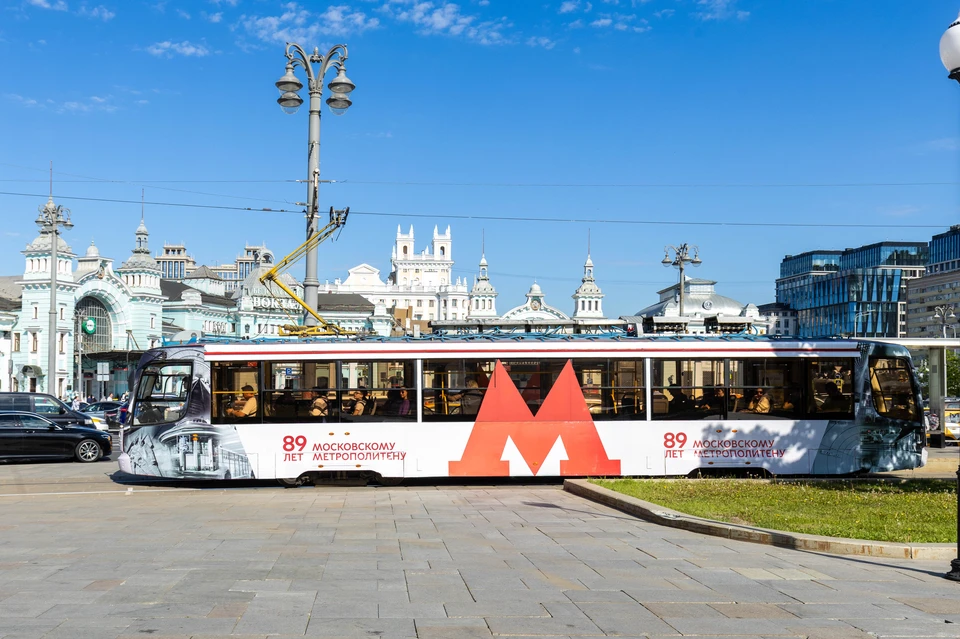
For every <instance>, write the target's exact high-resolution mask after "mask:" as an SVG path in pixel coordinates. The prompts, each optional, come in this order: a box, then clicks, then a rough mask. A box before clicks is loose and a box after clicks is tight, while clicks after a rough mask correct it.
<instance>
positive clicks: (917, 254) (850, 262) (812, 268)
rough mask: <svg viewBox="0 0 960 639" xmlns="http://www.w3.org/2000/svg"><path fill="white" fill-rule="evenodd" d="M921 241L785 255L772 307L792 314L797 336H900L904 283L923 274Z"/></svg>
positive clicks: (903, 323)
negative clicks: (781, 307)
mask: <svg viewBox="0 0 960 639" xmlns="http://www.w3.org/2000/svg"><path fill="white" fill-rule="evenodd" d="M927 258H928V247H927V243H926V242H877V243H876V244H868V245H866V246H861V247H859V248H849V249H845V250H843V251H835V250H834V251H809V252H807V253H802V254H800V255H788V256H786V257H785V258H784V259H783V261H782V262H781V263H780V277H779V278H778V279H777V302H779V303H781V304H787V305H789V306H790V307H791V308H793V309H794V310H795V311H796V312H797V334H798V335H799V336H800V337H828V336H832V335H850V336H854V337H857V336H859V337H902V336H904V335H905V334H906V297H907V281H908V280H910V279H912V278H917V277H920V276H921V275H923V273H924V270H925V266H926V264H927Z"/></svg>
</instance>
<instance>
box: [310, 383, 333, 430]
mask: <svg viewBox="0 0 960 639" xmlns="http://www.w3.org/2000/svg"><path fill="white" fill-rule="evenodd" d="M313 392H314V396H313V402H311V404H310V417H316V418H318V419H319V420H320V421H321V422H325V421H327V415H329V414H330V405H329V403H328V402H327V391H326V390H324V389H322V388H320V387H319V386H314V387H313Z"/></svg>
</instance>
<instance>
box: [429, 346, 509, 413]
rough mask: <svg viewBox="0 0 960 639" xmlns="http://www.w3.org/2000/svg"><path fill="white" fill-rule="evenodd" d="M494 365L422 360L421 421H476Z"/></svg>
mask: <svg viewBox="0 0 960 639" xmlns="http://www.w3.org/2000/svg"><path fill="white" fill-rule="evenodd" d="M495 364H496V363H495V362H493V361H489V360H459V359H456V360H425V361H424V362H423V420H424V421H471V422H472V421H474V420H476V418H477V413H479V411H480V404H482V403H483V399H484V397H485V396H486V392H487V387H488V386H489V384H490V378H491V376H492V375H493V370H494V366H495Z"/></svg>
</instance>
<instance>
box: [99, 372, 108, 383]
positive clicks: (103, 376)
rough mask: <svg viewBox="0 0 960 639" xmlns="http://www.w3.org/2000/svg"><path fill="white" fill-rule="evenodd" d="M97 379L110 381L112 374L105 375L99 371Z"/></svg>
mask: <svg viewBox="0 0 960 639" xmlns="http://www.w3.org/2000/svg"><path fill="white" fill-rule="evenodd" d="M97 381H98V382H109V381H110V376H109V375H104V374H102V373H97Z"/></svg>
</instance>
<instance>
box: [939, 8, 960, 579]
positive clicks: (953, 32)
mask: <svg viewBox="0 0 960 639" xmlns="http://www.w3.org/2000/svg"><path fill="white" fill-rule="evenodd" d="M940 60H941V61H942V62H943V66H945V67H946V68H947V71H948V72H949V73H950V75H949V76H948V77H949V78H950V79H951V80H956V81H957V82H960V17H958V18H957V19H956V20H954V21H953V23H952V24H951V25H950V26H949V27H947V30H946V32H945V33H944V34H943V37H941V38H940ZM938 309H939V307H938ZM941 315H942V316H943V321H944V322H946V318H947V317H948V316H947V315H946V314H944V313H941ZM950 316H953V317H956V316H955V315H954V314H953V309H952V308H951V309H950ZM934 317H936V315H934ZM946 331H947V329H946V325H945V324H944V325H943V328H942V333H943V336H944V337H946ZM944 363H946V361H944ZM944 576H945V577H946V578H947V579H952V580H953V581H960V464H958V465H957V557H956V559H954V560H953V561H951V562H950V572H948V573H947V574H946V575H944Z"/></svg>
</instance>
